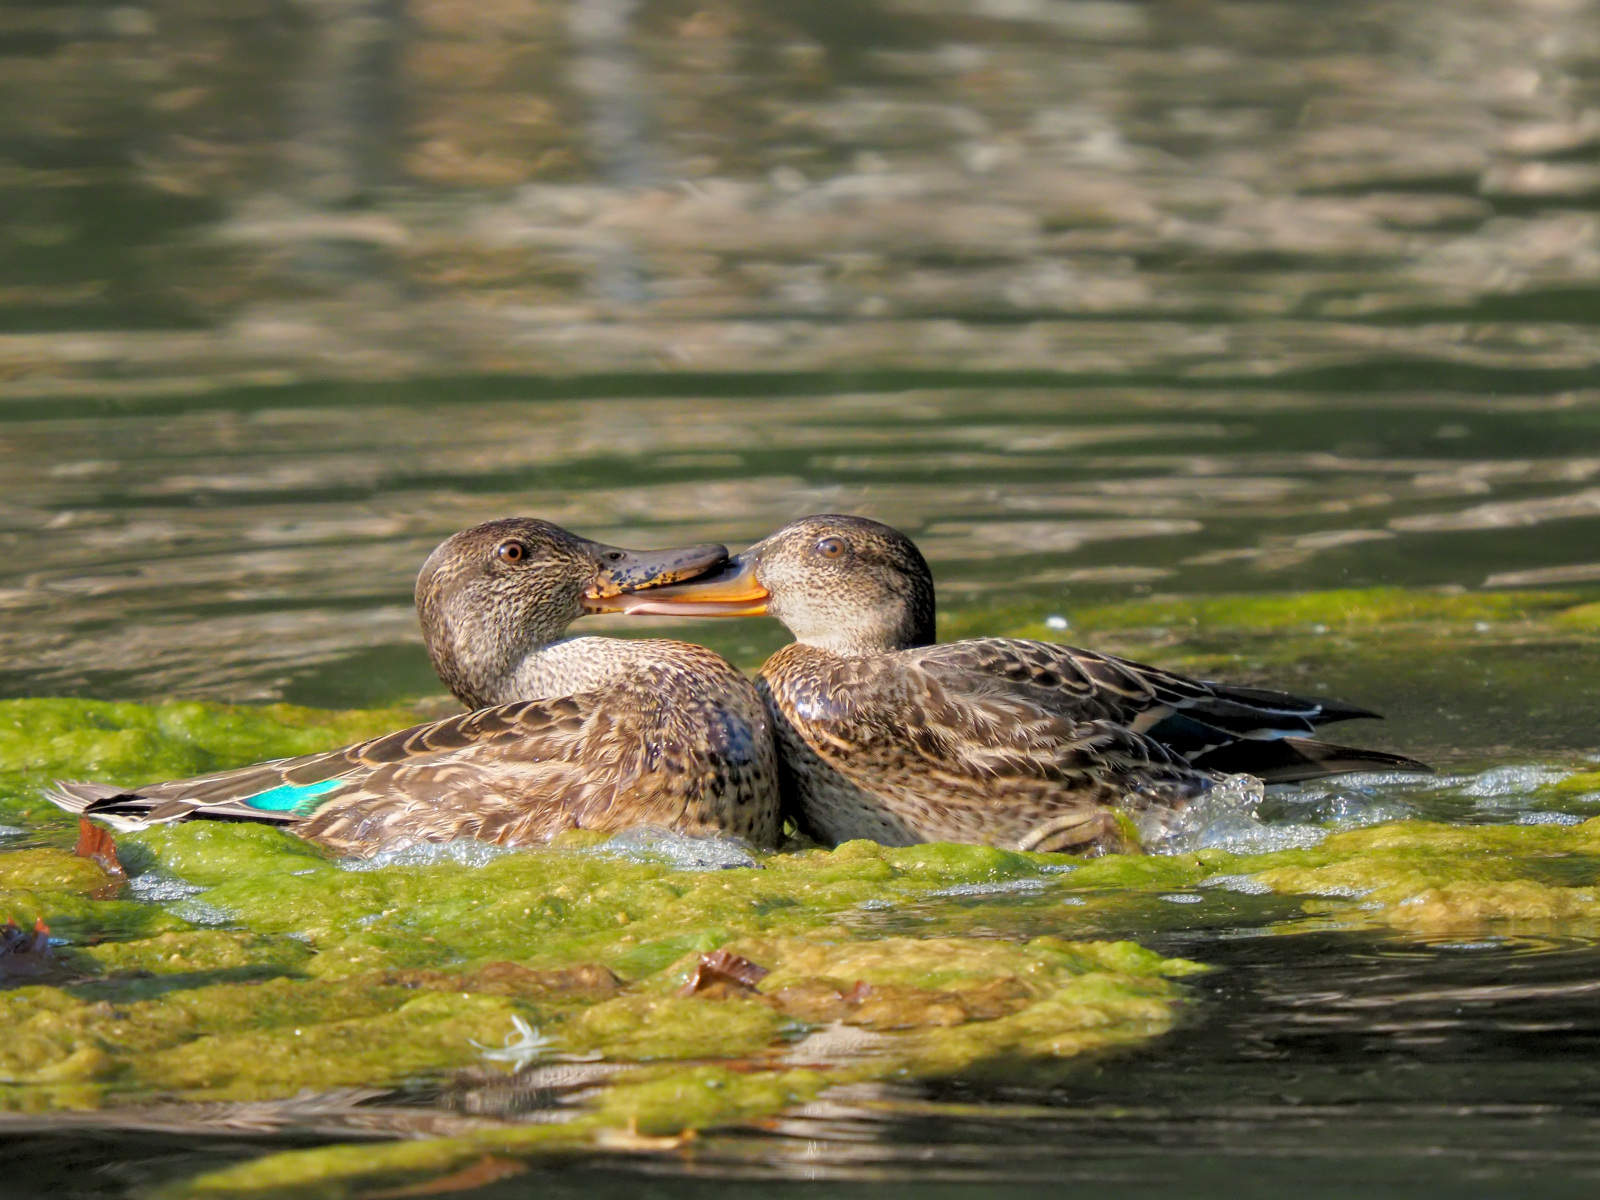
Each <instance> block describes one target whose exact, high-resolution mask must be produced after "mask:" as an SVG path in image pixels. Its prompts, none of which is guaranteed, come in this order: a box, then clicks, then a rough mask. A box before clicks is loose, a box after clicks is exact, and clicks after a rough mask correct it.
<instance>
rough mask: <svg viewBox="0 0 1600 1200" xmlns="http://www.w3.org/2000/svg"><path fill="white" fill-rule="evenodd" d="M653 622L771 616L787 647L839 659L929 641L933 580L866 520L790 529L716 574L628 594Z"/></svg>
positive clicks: (916, 558) (829, 517)
mask: <svg viewBox="0 0 1600 1200" xmlns="http://www.w3.org/2000/svg"><path fill="white" fill-rule="evenodd" d="M618 607H619V608H620V609H621V610H622V611H624V612H627V613H630V614H654V615H659V616H702V617H745V616H757V615H760V614H763V613H766V614H769V615H771V616H774V617H777V618H778V620H780V621H782V622H783V623H784V624H785V625H786V626H788V628H789V632H790V633H792V634H794V636H795V640H796V641H799V642H803V643H805V644H806V645H810V646H818V647H821V648H822V649H825V650H832V651H834V652H835V653H838V654H876V653H882V652H884V651H888V650H901V649H905V648H906V647H909V646H926V645H929V644H931V643H932V642H933V637H934V633H933V615H934V600H933V573H932V572H931V571H929V570H928V564H927V561H926V560H925V559H924V558H923V557H922V552H921V551H920V550H918V549H917V547H916V544H915V543H913V542H912V540H911V539H910V538H908V537H907V536H906V535H905V534H903V533H901V532H900V531H899V530H898V529H893V528H891V527H890V526H888V525H884V524H882V523H881V522H878V521H869V520H867V519H866V518H865V517H845V516H837V515H834V514H826V515H822V516H814V517H802V518H801V519H800V520H798V521H791V522H790V523H789V524H788V525H785V526H784V527H783V528H782V529H780V530H778V532H777V533H775V534H773V535H772V536H771V537H769V538H767V539H766V540H765V541H761V542H757V543H756V544H755V545H754V546H751V547H750V548H749V549H748V550H746V551H745V552H744V553H743V554H741V555H739V556H738V557H736V558H733V559H730V560H729V561H728V564H727V566H726V567H725V568H724V569H723V570H722V571H720V572H718V573H717V574H715V575H708V576H704V577H702V578H699V579H695V580H693V581H692V582H689V583H683V584H679V585H677V586H675V587H667V588H659V589H653V590H651V591H650V592H649V593H648V594H643V595H637V596H628V597H626V598H625V599H624V600H623V602H621V603H620V604H619V605H618Z"/></svg>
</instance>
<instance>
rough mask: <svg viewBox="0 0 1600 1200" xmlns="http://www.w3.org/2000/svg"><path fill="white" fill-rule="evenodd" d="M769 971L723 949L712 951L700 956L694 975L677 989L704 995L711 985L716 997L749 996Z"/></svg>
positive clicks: (695, 994)
mask: <svg viewBox="0 0 1600 1200" xmlns="http://www.w3.org/2000/svg"><path fill="white" fill-rule="evenodd" d="M771 973H772V972H770V971H768V970H767V969H766V968H765V967H763V966H761V965H760V964H758V963H753V962H751V961H750V960H749V959H748V958H741V957H740V956H739V955H737V954H729V953H728V952H727V951H726V950H713V951H712V952H711V953H710V954H702V955H701V956H700V961H699V962H698V963H696V964H695V968H694V974H692V975H690V976H689V980H688V982H687V983H685V984H684V985H683V986H682V987H681V988H679V989H678V995H680V996H686V997H687V996H703V995H707V993H708V992H710V991H711V989H713V988H715V989H716V995H717V996H719V997H724V996H730V995H735V996H736V995H741V994H745V995H748V994H749V993H751V992H753V991H755V990H756V984H758V983H760V982H761V981H762V980H763V979H765V978H766V977H767V976H768V975H770V974H771ZM708 998H709V997H708Z"/></svg>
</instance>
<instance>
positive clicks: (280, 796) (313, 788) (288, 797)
mask: <svg viewBox="0 0 1600 1200" xmlns="http://www.w3.org/2000/svg"><path fill="white" fill-rule="evenodd" d="M346 782H347V781H346V780H343V779H325V780H323V781H322V782H321V783H302V784H293V783H286V784H284V785H283V786H282V787H275V788H272V789H270V790H268V791H265V792H258V793H256V794H255V795H254V796H250V797H247V798H246V799H245V801H244V802H245V803H246V804H248V805H249V806H250V807H251V808H259V809H261V810H262V811H263V812H287V813H297V814H300V815H302V816H304V815H306V814H308V813H310V812H312V811H313V810H315V808H316V807H317V805H316V802H317V801H318V800H319V799H320V798H321V797H323V796H325V795H327V794H328V793H329V792H331V791H333V790H334V789H335V788H339V787H343V786H344V784H345V783H346Z"/></svg>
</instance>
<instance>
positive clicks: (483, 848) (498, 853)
mask: <svg viewBox="0 0 1600 1200" xmlns="http://www.w3.org/2000/svg"><path fill="white" fill-rule="evenodd" d="M514 853H516V851H514V850H511V849H509V848H508V847H505V846H496V845H493V844H492V843H490V842H480V841H477V840H476V839H474V838H461V839H460V840H458V841H454V842H418V843H416V844H414V845H411V846H401V847H399V848H397V849H394V850H385V851H383V852H382V853H381V854H374V855H373V856H372V857H371V858H341V859H340V860H339V863H338V866H339V869H340V870H341V871H380V870H382V869H383V868H384V867H433V866H437V865H438V864H440V863H455V864H456V865H457V866H462V867H481V866H484V865H486V864H488V863H491V862H493V861H494V860H495V859H497V858H501V857H503V856H505V855H507V854H514Z"/></svg>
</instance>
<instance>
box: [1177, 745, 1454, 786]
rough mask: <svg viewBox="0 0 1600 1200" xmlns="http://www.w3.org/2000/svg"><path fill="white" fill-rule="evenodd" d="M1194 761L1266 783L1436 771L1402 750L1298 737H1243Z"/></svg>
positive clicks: (1198, 765)
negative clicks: (1409, 756)
mask: <svg viewBox="0 0 1600 1200" xmlns="http://www.w3.org/2000/svg"><path fill="white" fill-rule="evenodd" d="M1192 761H1193V765H1194V766H1197V767H1202V768H1204V769H1206V770H1208V771H1220V772H1222V773H1224V774H1229V775H1233V774H1240V773H1243V774H1247V775H1254V776H1255V777H1256V778H1258V779H1260V780H1261V781H1262V782H1263V783H1299V782H1302V781H1303V780H1307V779H1321V778H1323V777H1325V776H1328V775H1349V774H1353V773H1355V772H1362V771H1417V772H1425V773H1431V772H1432V771H1433V768H1432V767H1430V766H1429V765H1428V764H1427V763H1425V762H1419V761H1418V760H1417V759H1414V758H1407V757H1406V756H1405V755H1403V754H1390V753H1388V752H1387V751H1384V750H1362V749H1359V748H1357V747H1355V746H1336V745H1334V744H1333V743H1332V742H1318V741H1313V740H1312V739H1311V738H1296V737H1283V738H1272V739H1271V740H1261V741H1257V740H1254V739H1251V738H1241V739H1240V740H1238V741H1235V742H1229V743H1227V744H1226V745H1223V746H1218V747H1217V748H1216V749H1214V750H1209V751H1207V752H1206V753H1204V754H1201V755H1198V756H1196V757H1195V758H1194V759H1193V760H1192Z"/></svg>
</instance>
